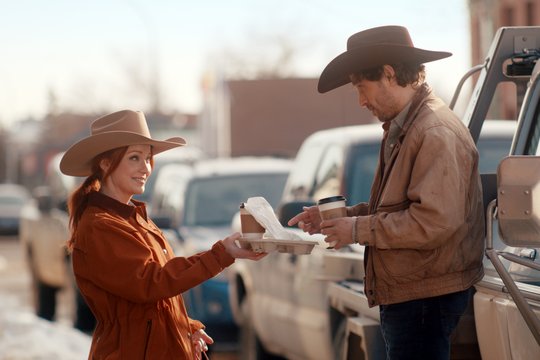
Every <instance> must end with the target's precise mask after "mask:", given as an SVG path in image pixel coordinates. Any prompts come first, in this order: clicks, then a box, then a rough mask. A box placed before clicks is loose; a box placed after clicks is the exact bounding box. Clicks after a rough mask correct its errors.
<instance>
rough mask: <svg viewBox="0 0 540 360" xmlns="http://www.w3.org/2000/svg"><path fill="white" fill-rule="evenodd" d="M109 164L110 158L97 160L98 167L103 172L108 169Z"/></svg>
mask: <svg viewBox="0 0 540 360" xmlns="http://www.w3.org/2000/svg"><path fill="white" fill-rule="evenodd" d="M110 166H111V160H110V159H107V158H105V159H101V161H100V162H99V167H100V168H101V170H103V173H107V170H109V167H110Z"/></svg>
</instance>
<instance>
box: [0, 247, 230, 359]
mask: <svg viewBox="0 0 540 360" xmlns="http://www.w3.org/2000/svg"><path fill="white" fill-rule="evenodd" d="M30 290H31V277H30V273H29V271H28V268H27V265H26V263H25V259H24V254H23V251H22V248H21V246H20V244H19V241H18V239H17V238H16V237H0V304H1V307H2V311H1V312H0V360H3V359H10V360H20V359H44V360H49V359H50V360H53V359H55V360H58V359H59V358H60V357H59V356H54V357H53V356H51V357H48V356H47V355H44V353H43V352H42V353H41V354H38V355H36V354H35V353H32V352H35V351H39V349H37V350H36V349H32V346H34V347H35V346H39V347H41V350H42V351H43V344H40V345H38V344H32V342H35V340H36V338H40V337H41V336H42V335H41V334H40V335H36V334H35V332H36V329H43V333H46V339H47V340H45V341H51V332H52V330H51V325H53V324H50V323H49V322H47V321H44V320H41V319H38V318H37V317H34V316H33V313H34V310H33V307H32V294H31V291H30ZM58 301H59V305H58V314H57V321H58V324H56V325H58V326H59V327H60V330H58V329H54V331H55V332H57V333H58V334H61V336H58V338H59V339H58V340H54V341H53V342H56V343H55V344H49V346H50V347H55V348H57V347H58V348H62V347H66V348H69V347H71V350H72V352H71V353H70V355H69V354H68V355H66V354H63V355H64V356H65V357H62V359H73V358H74V357H71V358H70V357H69V356H76V357H75V359H79V358H80V359H83V358H86V354H87V352H88V348H89V344H90V338H89V337H88V336H87V335H84V334H82V333H80V332H78V331H77V330H75V329H73V327H72V324H73V321H72V314H73V306H72V305H71V304H73V293H72V292H71V291H69V290H68V289H64V290H62V291H60V293H59V297H58ZM18 315H20V316H18ZM8 316H9V319H8V320H6V318H7V317H8ZM13 318H17V320H16V321H10V320H12V319H13ZM21 324H22V325H21ZM9 326H11V327H15V328H16V329H8V328H7V327H9ZM32 332H33V333H32ZM67 332H69V334H67ZM13 334H15V335H16V336H17V337H21V336H25V335H28V336H29V338H28V339H20V340H18V344H21V343H24V344H30V345H32V346H30V345H29V346H28V348H27V345H24V346H23V345H17V344H15V345H14V344H13V343H14V342H13V341H12V339H7V338H10V335H13ZM15 335H13V336H12V337H14V336H15ZM70 337H71V338H70ZM6 339H7V340H6ZM73 339H75V340H76V341H74V340H73ZM10 341H11V342H10ZM62 341H65V342H66V344H61V343H60V344H59V342H62ZM70 341H71V344H68V342H70ZM6 342H7V343H8V344H7V345H6ZM74 342H77V343H78V344H79V346H78V348H77V350H76V351H77V352H76V353H75V350H73V348H74V346H73V343H74ZM14 347H18V348H17V349H14ZM22 347H24V349H23V348H22ZM81 347H85V348H84V349H81ZM6 351H9V352H10V354H6V353H5V352H6ZM74 354H76V355H74ZM4 356H7V357H4ZM211 357H212V359H217V360H236V359H237V358H238V356H237V354H236V353H232V352H227V353H212V356H211Z"/></svg>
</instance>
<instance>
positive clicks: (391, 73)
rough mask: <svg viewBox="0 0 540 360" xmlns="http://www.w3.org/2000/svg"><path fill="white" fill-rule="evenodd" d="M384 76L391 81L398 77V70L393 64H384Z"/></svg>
mask: <svg viewBox="0 0 540 360" xmlns="http://www.w3.org/2000/svg"><path fill="white" fill-rule="evenodd" d="M383 76H384V77H385V78H386V80H388V81H389V82H391V81H392V79H395V77H396V71H395V70H394V68H393V67H392V66H391V65H383Z"/></svg>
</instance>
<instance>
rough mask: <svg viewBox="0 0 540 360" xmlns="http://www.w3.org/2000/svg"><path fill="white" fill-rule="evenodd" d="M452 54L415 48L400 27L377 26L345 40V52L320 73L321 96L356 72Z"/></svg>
mask: <svg viewBox="0 0 540 360" xmlns="http://www.w3.org/2000/svg"><path fill="white" fill-rule="evenodd" d="M451 55H452V54H451V53H449V52H445V51H430V50H423V49H419V48H415V47H414V46H413V42H412V40H411V37H410V35H409V31H408V30H407V29H406V28H405V27H403V26H393V25H391V26H380V27H375V28H371V29H367V30H364V31H360V32H358V33H356V34H354V35H352V36H351V37H349V39H348V40H347V51H345V52H344V53H342V54H340V55H338V56H337V57H336V58H335V59H334V60H332V61H331V62H330V63H329V64H328V65H327V66H326V68H325V69H324V70H323V72H322V73H321V76H320V78H319V85H318V90H319V92H320V93H325V92H327V91H330V90H333V89H335V88H338V87H340V86H342V85H345V84H347V83H349V82H351V80H350V78H349V76H350V75H351V74H353V73H354V72H357V71H362V70H367V69H371V68H375V67H378V66H381V65H385V64H389V65H391V64H396V63H413V64H423V63H426V62H430V61H434V60H439V59H443V58H446V57H449V56H451Z"/></svg>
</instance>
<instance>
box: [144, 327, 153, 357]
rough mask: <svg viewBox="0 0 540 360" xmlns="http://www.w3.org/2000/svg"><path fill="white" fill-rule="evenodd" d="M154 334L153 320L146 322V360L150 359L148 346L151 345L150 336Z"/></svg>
mask: <svg viewBox="0 0 540 360" xmlns="http://www.w3.org/2000/svg"><path fill="white" fill-rule="evenodd" d="M151 334H152V320H148V321H147V322H146V336H145V338H144V359H145V360H146V359H149V357H148V356H147V355H148V345H149V343H150V335H151Z"/></svg>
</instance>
